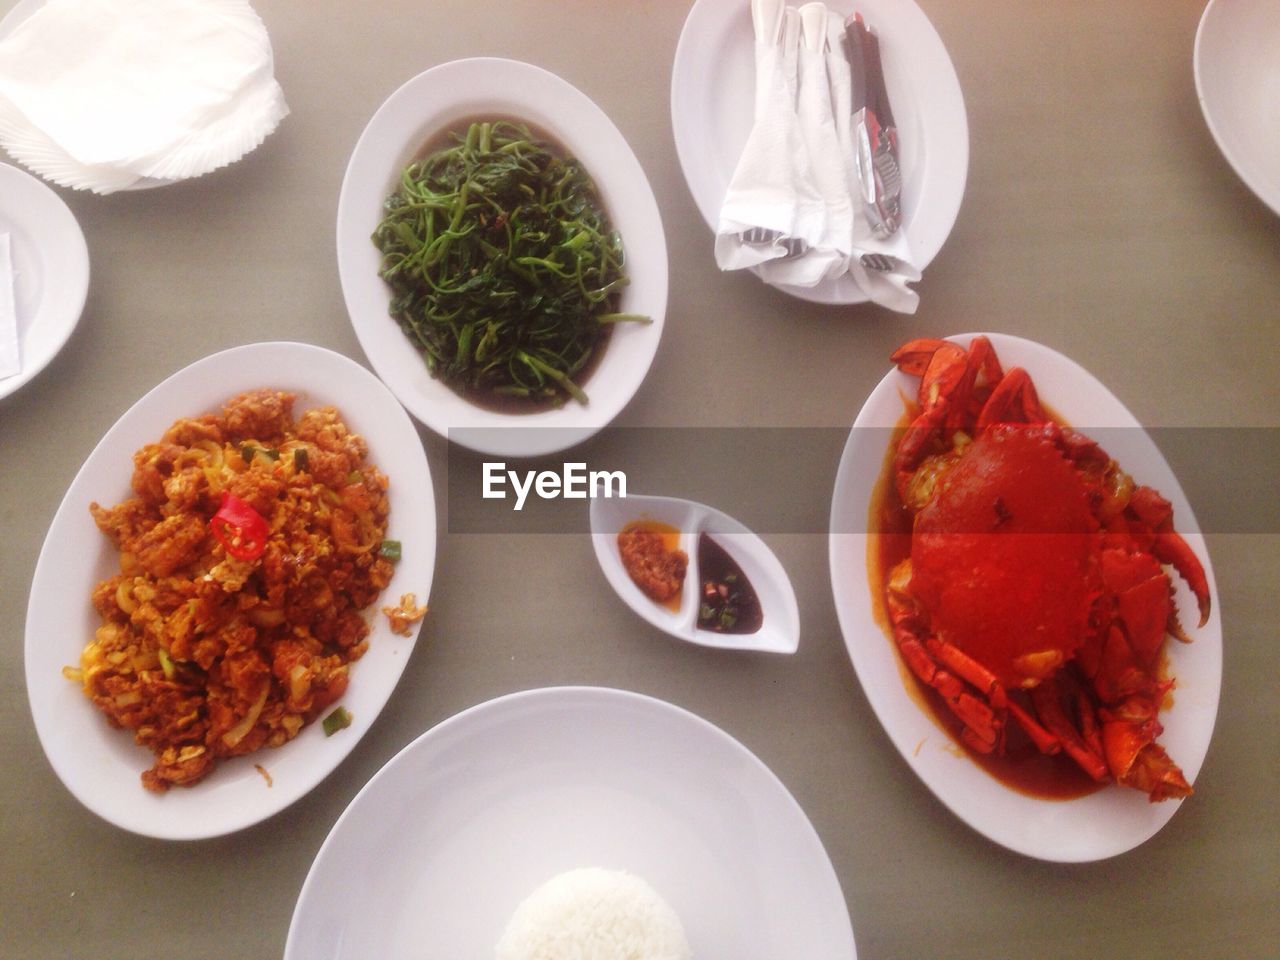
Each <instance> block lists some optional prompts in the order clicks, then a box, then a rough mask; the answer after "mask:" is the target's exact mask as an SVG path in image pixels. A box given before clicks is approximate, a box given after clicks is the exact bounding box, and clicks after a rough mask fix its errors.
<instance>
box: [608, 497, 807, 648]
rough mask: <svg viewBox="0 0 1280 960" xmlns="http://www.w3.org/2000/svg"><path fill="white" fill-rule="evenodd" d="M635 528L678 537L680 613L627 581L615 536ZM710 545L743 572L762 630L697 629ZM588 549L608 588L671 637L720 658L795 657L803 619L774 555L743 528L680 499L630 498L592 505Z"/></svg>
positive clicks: (613, 499)
mask: <svg viewBox="0 0 1280 960" xmlns="http://www.w3.org/2000/svg"><path fill="white" fill-rule="evenodd" d="M635 521H651V522H655V523H658V524H664V525H667V526H669V527H673V528H675V529H676V530H678V531H679V532H680V533H679V537H678V543H679V549H680V550H683V551H684V553H685V555H686V556H687V557H688V558H689V563H688V568H687V570H686V572H685V579H684V586H683V588H682V589H681V591H680V597H679V605H678V607H669V606H667V605H665V604H663V603H660V602H658V601H656V600H653V599H651V598H649V597H648V596H646V595H645V594H644V593H643V592H642V591H641V590H640V588H639V587H638V586H637V585H636V584H635V582H634V581H633V580H632V579H631V575H630V574H629V573H627V569H626V567H625V566H624V565H623V562H622V555H621V553H620V552H619V549H618V533H619V531H621V530H622V529H623V528H624V527H626V526H627V525H628V524H630V523H633V522H635ZM704 534H705V535H706V536H708V537H710V538H711V539H712V540H714V541H715V542H716V543H717V544H718V545H719V546H720V547H722V548H723V549H724V551H725V552H726V553H728V555H729V556H730V558H732V560H733V561H734V562H735V563H737V565H738V566H739V567H740V568H741V570H742V573H743V575H744V576H745V577H746V579H747V580H748V581H749V582H750V584H751V587H752V588H753V589H754V590H755V594H756V596H757V597H758V598H759V602H760V610H761V613H762V622H761V624H760V628H759V629H758V630H756V631H754V632H752V633H727V632H718V631H715V630H710V629H706V628H704V627H700V626H699V625H698V613H699V608H700V606H701V599H702V598H701V594H702V583H703V580H702V576H701V572H700V570H699V556H698V554H699V550H698V545H699V540H700V538H701V537H702V536H703V535H704ZM591 542H592V546H594V547H595V551H596V559H597V560H598V561H599V562H600V569H601V570H603V571H604V575H605V578H606V579H607V580H608V581H609V585H610V586H612V587H613V589H614V590H615V591H616V592H617V594H618V596H620V597H621V598H622V599H623V600H624V601H625V602H626V603H627V605H628V606H630V607H631V609H632V610H634V611H635V612H636V613H638V614H639V615H640V616H641V617H642V618H643V619H645V620H647V621H648V622H649V623H651V624H652V625H653V626H655V627H657V628H658V629H659V630H662V631H664V632H666V633H669V634H670V635H671V636H673V637H676V638H678V639H680V640H686V641H688V642H690V643H697V644H700V645H702V646H706V647H718V648H720V649H723V650H759V651H765V652H769V653H795V652H796V647H797V646H798V645H799V643H800V611H799V608H798V606H797V604H796V595H795V590H794V589H793V588H792V586H791V580H790V578H789V577H788V576H787V572H786V570H784V569H783V568H782V564H781V563H779V562H778V558H777V557H776V556H774V553H773V551H772V550H770V549H769V547H768V546H766V544H765V542H764V541H763V540H761V539H760V538H759V537H758V536H757V535H756V534H754V533H752V532H751V531H750V530H749V529H747V527H745V526H744V525H743V524H741V523H739V522H738V521H737V520H735V519H733V518H732V517H730V516H728V515H727V514H725V513H722V512H720V511H719V510H716V509H715V508H714V507H709V506H706V505H705V504H701V503H694V502H693V501H691V500H682V499H679V498H677V497H644V496H630V495H629V496H627V497H619V498H612V499H610V498H599V497H598V498H595V499H593V500H592V501H591Z"/></svg>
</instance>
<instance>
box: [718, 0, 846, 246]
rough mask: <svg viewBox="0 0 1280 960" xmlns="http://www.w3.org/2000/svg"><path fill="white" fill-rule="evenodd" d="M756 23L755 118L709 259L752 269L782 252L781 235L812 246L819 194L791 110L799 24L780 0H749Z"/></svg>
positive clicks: (817, 230)
mask: <svg viewBox="0 0 1280 960" xmlns="http://www.w3.org/2000/svg"><path fill="white" fill-rule="evenodd" d="M751 20H752V24H753V26H754V28H755V36H756V42H755V63H756V85H755V123H754V125H753V126H752V129H751V132H750V134H748V138H747V145H746V148H745V149H744V150H743V151H742V156H741V159H740V160H739V161H738V167H737V169H736V170H735V171H734V174H733V178H732V180H731V181H730V184H729V189H728V192H727V193H726V195H725V199H724V203H723V204H722V206H721V208H720V223H719V225H718V226H717V228H716V244H715V252H716V262H717V263H718V264H719V265H720V268H721V269H722V270H737V269H741V268H743V267H754V266H757V265H758V264H761V263H764V262H765V261H768V260H773V259H777V258H779V257H784V256H786V255H787V250H786V248H785V247H783V246H782V245H780V244H778V243H776V242H774V241H775V240H777V239H778V238H781V237H790V238H794V239H796V240H797V241H799V242H801V243H805V244H816V243H818V242H819V241H820V240H821V237H822V219H823V214H824V211H823V200H822V196H821V194H819V193H818V191H817V188H816V187H815V186H814V185H813V181H812V178H811V177H810V176H809V175H808V163H809V160H808V154H807V152H806V147H805V143H804V137H803V134H802V133H801V130H800V121H799V117H798V116H797V114H796V88H797V78H796V64H797V58H798V52H799V43H800V22H799V19H798V17H797V15H796V12H795V11H794V10H792V9H790V8H788V7H786V5H785V4H784V2H783V0H752V2H751Z"/></svg>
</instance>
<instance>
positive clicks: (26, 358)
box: [0, 163, 89, 398]
mask: <svg viewBox="0 0 1280 960" xmlns="http://www.w3.org/2000/svg"><path fill="white" fill-rule="evenodd" d="M0 233H7V234H9V238H10V249H11V258H12V260H13V285H14V291H13V293H14V307H15V310H16V312H17V317H18V352H19V356H20V357H21V362H22V369H21V370H20V371H19V372H18V373H16V374H14V375H13V376H11V377H5V378H3V379H0V398H4V397H7V396H8V395H9V394H11V393H13V392H14V391H15V390H17V389H18V388H19V387H21V386H23V385H24V384H26V383H27V382H29V381H30V380H31V378H32V377H34V376H35V375H36V374H37V373H39V372H40V371H41V370H43V369H44V368H45V367H46V366H48V364H49V361H50V360H52V359H53V358H54V357H55V356H56V355H57V353H58V351H59V350H61V349H62V345H63V344H65V343H66V342H67V340H68V339H69V338H70V337H71V333H72V331H73V330H75V328H76V324H78V323H79V322H80V315H81V314H82V313H83V312H84V302H85V298H86V297H87V296H88V293H89V248H88V246H87V245H86V244H85V242H84V234H83V233H81V232H80V224H79V223H77V222H76V218H75V215H74V214H72V212H71V211H70V210H69V209H68V208H67V205H66V204H65V203H63V202H62V198H61V197H59V196H58V195H57V194H56V193H54V192H53V191H52V190H50V189H49V188H48V187H47V186H45V185H44V184H43V183H41V182H40V181H39V180H37V179H36V178H35V177H33V176H31V175H30V174H29V173H25V172H23V171H22V170H19V169H18V168H17V167H12V166H9V164H7V163H0Z"/></svg>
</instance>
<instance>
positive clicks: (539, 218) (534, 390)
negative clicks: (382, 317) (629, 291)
mask: <svg viewBox="0 0 1280 960" xmlns="http://www.w3.org/2000/svg"><path fill="white" fill-rule="evenodd" d="M438 143H439V141H437V144H438ZM424 153H425V156H424V157H423V158H422V159H419V160H415V161H414V162H413V163H411V164H409V166H408V167H406V168H405V170H404V173H403V174H402V176H401V178H400V187H399V189H398V190H397V191H396V192H395V193H393V194H392V195H391V196H389V197H388V198H387V200H386V204H385V214H386V215H385V217H384V219H383V220H382V222H381V223H379V224H378V227H377V229H376V230H375V231H374V234H373V242H374V243H375V244H376V245H377V247H378V249H379V250H381V251H382V263H381V266H380V268H379V275H380V276H381V277H382V278H383V279H384V280H386V282H387V283H388V284H390V286H391V289H392V300H391V308H390V311H391V315H392V316H393V317H394V318H395V319H396V321H397V322H398V323H399V324H400V326H401V328H402V329H403V330H404V331H405V333H406V334H407V335H408V336H409V337H410V339H411V340H413V342H414V343H415V344H416V345H417V346H418V347H419V348H420V349H421V350H422V355H423V359H424V360H425V361H426V364H427V369H428V370H429V371H430V372H431V375H432V376H434V377H436V378H438V379H440V380H442V381H444V382H445V383H446V384H448V385H449V386H450V387H451V388H453V389H454V390H455V391H457V392H458V393H460V394H461V395H463V396H464V397H466V398H468V399H470V400H472V401H473V402H476V403H479V404H481V405H483V406H497V407H500V408H503V409H508V410H511V409H539V408H541V407H545V406H552V405H560V404H562V403H564V402H565V401H566V400H567V399H568V398H570V397H572V398H573V399H574V400H576V401H578V402H580V403H584V404H585V403H586V402H587V395H586V393H585V392H584V391H583V389H582V387H581V386H580V384H581V382H582V380H584V379H585V377H586V376H587V374H588V373H590V371H591V369H592V366H593V363H592V361H593V360H594V359H597V358H598V356H599V354H600V352H601V351H602V350H603V349H604V346H605V343H606V342H607V339H608V335H609V331H610V330H611V329H612V326H613V324H615V323H618V322H620V321H642V322H648V318H647V317H642V316H638V315H635V314H626V313H619V312H617V311H618V301H619V292H620V291H621V290H622V288H623V287H625V286H626V284H627V275H626V273H625V272H624V271H623V250H622V241H621V238H620V237H619V236H618V234H617V233H616V232H615V231H614V230H613V228H612V226H611V225H610V223H609V218H608V216H607V215H606V214H605V212H604V209H603V206H602V204H601V202H600V197H599V195H598V193H597V191H596V188H595V184H594V183H593V182H592V180H591V178H590V176H589V175H588V174H587V172H586V171H585V170H584V169H583V168H582V165H581V164H580V163H579V162H578V161H577V160H576V159H574V158H573V157H571V156H568V155H567V154H566V153H564V152H563V151H561V150H559V149H558V148H557V147H556V146H555V145H554V144H552V143H551V142H550V141H549V140H548V139H546V138H545V137H540V136H538V135H536V134H534V133H532V132H531V131H530V129H529V128H528V127H527V126H525V125H524V124H521V123H517V122H514V121H507V120H496V121H488V122H476V123H472V124H470V125H469V126H468V127H467V128H466V130H465V131H461V130H456V131H453V132H451V133H449V134H448V136H447V138H446V142H445V143H444V145H443V146H441V147H439V149H435V148H430V147H429V148H428V150H427V151H424Z"/></svg>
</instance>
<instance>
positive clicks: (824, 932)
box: [284, 687, 856, 960]
mask: <svg viewBox="0 0 1280 960" xmlns="http://www.w3.org/2000/svg"><path fill="white" fill-rule="evenodd" d="M581 866H602V867H606V868H612V869H620V870H626V871H628V872H631V873H634V874H635V875H637V876H639V877H642V878H643V879H645V880H647V881H648V882H649V883H650V884H652V885H653V887H654V889H655V890H657V892H658V893H659V894H660V895H661V896H662V897H663V899H665V900H666V901H667V902H668V903H670V904H671V906H672V907H673V908H674V909H675V911H676V913H677V914H678V915H679V916H680V919H681V921H682V923H683V925H684V929H685V934H686V936H687V937H688V939H689V945H690V947H691V948H692V951H693V955H694V956H695V957H734V958H737V960H776V958H778V957H821V958H823V960H854V957H855V955H856V953H855V949H854V942H853V929H852V927H851V926H850V923H849V914H848V909H847V907H846V906H845V901H844V896H843V895H842V893H841V891H840V882H839V880H838V879H837V878H836V874H835V871H834V870H833V869H832V867H831V861H830V860H829V859H828V858H827V854H826V851H825V850H824V849H823V847H822V841H821V840H819V838H818V835H817V834H816V833H815V832H814V829H813V826H812V825H811V824H810V823H809V820H808V818H807V817H806V816H805V814H804V811H803V810H801V808H800V806H799V804H797V803H796V801H795V799H794V798H793V797H792V796H791V794H790V793H788V792H787V788H786V787H785V786H783V784H782V783H781V781H779V780H778V778H777V777H776V776H774V774H773V773H772V772H771V771H770V770H769V769H768V768H767V767H766V766H765V765H764V764H763V763H761V762H760V760H759V759H757V758H756V757H755V756H754V755H753V754H752V753H751V752H750V751H748V750H747V749H746V747H744V746H742V744H740V743H738V742H737V741H736V740H734V739H733V738H732V737H730V736H729V735H728V734H727V733H725V732H724V731H722V730H720V729H719V728H718V727H715V726H713V725H712V724H710V723H708V722H707V721H706V720H703V719H701V718H700V717H697V716H695V715H694V714H692V713H689V712H687V711H685V710H682V709H680V708H679V707H675V706H672V705H671V704H669V703H665V702H663V701H661V700H655V699H652V698H650V697H646V696H642V695H640V694H636V693H629V692H626V691H622V690H610V689H602V688H592V687H558V688H550V689H541V690H529V691H525V692H523V693H515V694H510V695H508V696H505V697H500V698H498V699H496V700H490V701H489V702H487V703H483V704H480V705H479V706H475V707H472V708H470V709H469V710H464V711H463V712H462V713H459V714H457V715H456V716H454V717H452V718H450V719H448V720H446V721H444V722H443V723H441V724H439V725H438V726H436V727H434V728H433V729H431V730H429V731H427V732H426V733H424V734H423V735H422V736H420V737H419V738H418V739H417V740H415V741H414V742H413V743H411V744H409V746H407V747H405V748H404V749H403V750H402V751H400V753H399V754H397V755H396V756H395V757H394V758H393V759H392V760H391V761H390V762H389V763H388V764H387V765H386V766H385V767H383V768H382V769H381V770H380V771H379V772H378V773H377V774H376V775H375V776H374V777H373V779H371V780H370V781H369V783H368V784H367V785H366V786H365V788H364V789H363V790H361V791H360V793H359V794H358V795H357V796H356V798H355V799H354V800H353V801H352V802H351V805H350V806H349V807H348V808H347V810H346V812H345V813H343V814H342V816H341V817H340V818H339V819H338V822H337V823H336V824H335V825H334V827H333V830H332V831H331V832H330V834H329V836H328V838H327V839H326V840H325V842H324V845H323V846H322V847H321V848H320V852H319V853H318V854H317V855H316V859H315V862H314V863H313V864H312V866H311V872H310V873H309V874H308V875H307V879H306V882H305V883H304V884H303V887H302V892H301V894H300V895H299V897H298V903H297V906H296V907H295V908H294V912H293V921H292V923H290V925H289V937H288V941H287V942H286V944H285V951H284V955H285V960H314V958H316V957H327V958H330V960H343V958H366V957H486V956H492V955H493V947H494V945H495V944H496V943H497V941H498V937H499V936H500V935H501V934H502V930H503V928H504V927H505V926H506V923H507V921H508V919H509V918H510V916H511V913H512V911H514V910H515V908H516V905H517V904H519V903H520V901H521V900H523V899H524V898H525V897H526V896H527V895H528V894H529V893H531V892H532V891H533V889H534V888H535V887H537V886H538V885H539V884H540V883H542V882H543V881H544V880H547V879H548V878H550V877H551V876H553V875H555V874H556V873H559V872H560V871H563V870H569V869H572V868H574V867H581Z"/></svg>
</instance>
